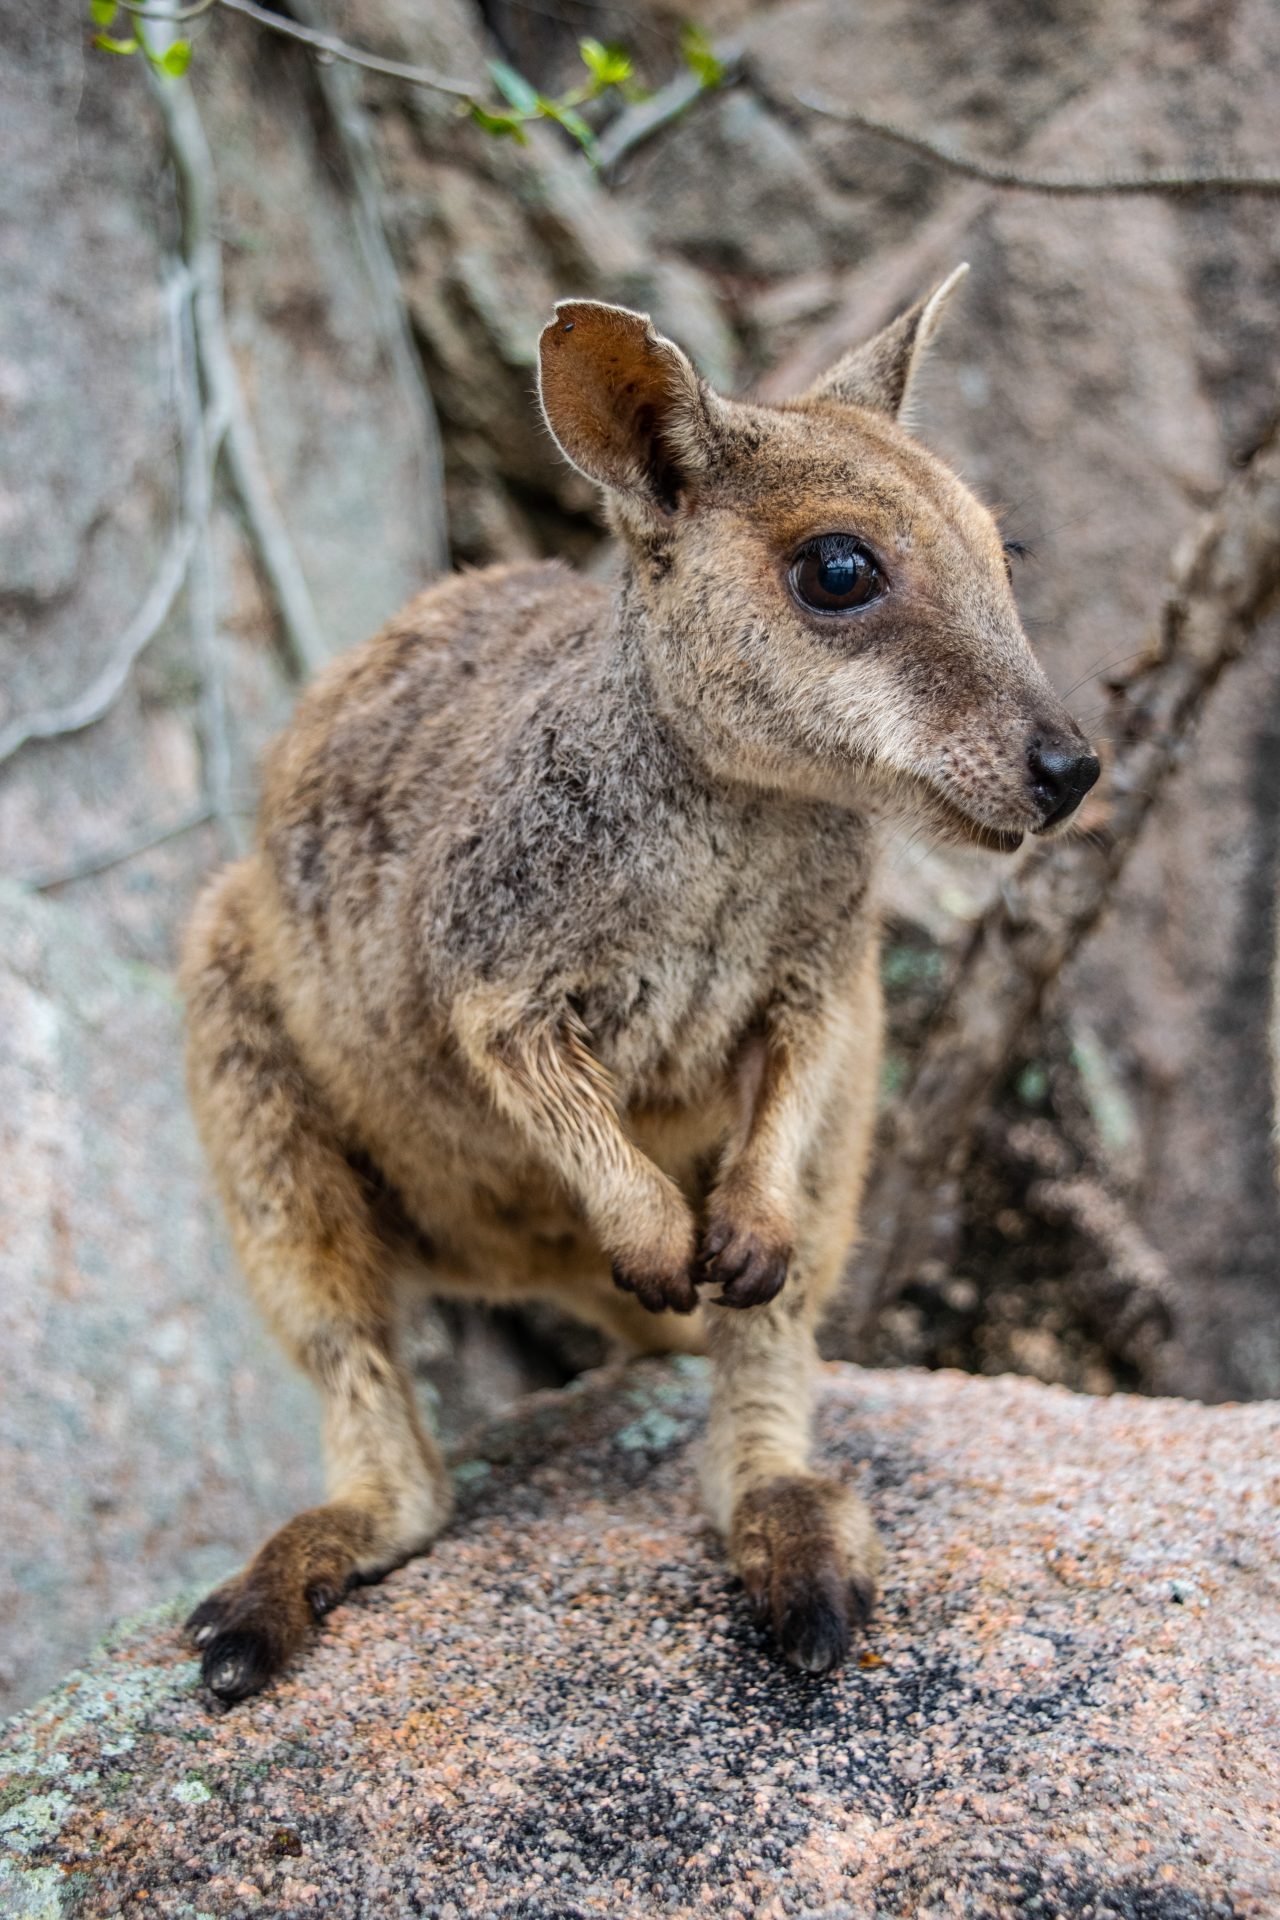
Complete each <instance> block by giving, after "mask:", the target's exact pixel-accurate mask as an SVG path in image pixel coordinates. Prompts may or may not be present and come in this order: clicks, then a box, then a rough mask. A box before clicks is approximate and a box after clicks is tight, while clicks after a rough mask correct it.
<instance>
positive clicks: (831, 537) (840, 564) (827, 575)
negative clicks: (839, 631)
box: [787, 533, 888, 613]
mask: <svg viewBox="0 0 1280 1920" xmlns="http://www.w3.org/2000/svg"><path fill="white" fill-rule="evenodd" d="M787 578H788V580H789V581H790V584H791V591H792V593H794V595H795V597H796V599H797V600H798V601H799V602H800V604H801V605H802V606H805V607H808V608H810V609H811V610H812V611H813V612H815V613H852V612H855V611H856V610H857V609H858V608H859V607H867V606H870V605H871V603H872V601H873V600H879V599H880V597H881V595H882V594H884V593H886V592H887V591H888V582H887V580H886V579H885V577H884V575H883V573H881V571H880V567H879V565H878V563H877V561H876V558H875V556H874V554H872V553H871V552H869V551H868V549H867V548H866V547H865V546H864V545H863V544H862V542H861V540H856V539H855V538H854V536H853V535H852V534H851V533H824V534H823V535H822V536H821V537H820V538H819V539H817V540H809V541H807V542H806V543H805V545H804V546H803V547H801V549H800V551H799V553H797V555H796V557H795V559H794V560H793V561H792V562H791V568H790V571H789V573H788V576H787Z"/></svg>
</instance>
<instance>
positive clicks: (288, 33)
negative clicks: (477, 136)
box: [153, 0, 484, 101]
mask: <svg viewBox="0 0 1280 1920" xmlns="http://www.w3.org/2000/svg"><path fill="white" fill-rule="evenodd" d="M219 4H220V5H221V6H224V7H226V8H227V10H228V11H229V12H231V13H242V14H244V15H245V17H246V19H249V20H256V21H257V23H258V25H259V26H260V27H266V29H267V30H268V32H269V33H279V34H283V35H284V37H285V39H286V40H300V41H301V42H302V44H303V46H304V47H311V48H313V49H314V50H315V52H317V53H323V54H327V55H328V57H329V58H330V59H331V60H342V61H344V62H345V63H346V64H347V65H348V66H352V67H363V68H364V69H365V71H366V72H367V73H381V74H385V75H386V77H387V79H388V80H404V81H405V82H407V84H408V85H409V86H411V87H425V88H427V89H428V91H429V92H431V93H447V94H451V95H452V96H453V98H454V99H455V100H466V101H471V100H474V99H476V98H477V97H478V96H479V94H481V93H483V91H484V89H483V87H477V86H476V85H475V83H474V82H471V83H468V82H467V81H465V80H450V79H449V78H448V77H447V76H446V75H445V74H442V73H434V72H433V71H432V70H431V68H429V67H417V66H410V65H409V64H408V63H407V62H406V61H404V60H387V59H384V58H383V56H382V55H381V54H379V53H365V52H364V51H363V50H362V49H361V48H359V47H351V46H348V45H347V43H346V41H345V40H339V39H338V38H337V36H336V35H334V34H332V33H321V32H320V31H319V29H318V28H316V27H304V26H302V25H301V24H300V23H299V22H298V21H296V20H290V19H289V18H288V17H287V16H286V15H285V14H282V13H268V11H267V9H266V8H265V7H259V6H256V5H255V4H254V0H219ZM153 17H160V16H159V14H158V13H157V15H156V16H153Z"/></svg>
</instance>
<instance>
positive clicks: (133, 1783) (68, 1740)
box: [0, 1360, 1280, 1920]
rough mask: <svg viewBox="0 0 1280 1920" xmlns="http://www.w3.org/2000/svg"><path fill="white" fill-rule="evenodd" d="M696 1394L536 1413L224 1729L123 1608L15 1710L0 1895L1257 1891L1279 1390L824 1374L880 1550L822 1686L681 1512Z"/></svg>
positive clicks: (55, 1900) (1275, 1787)
mask: <svg viewBox="0 0 1280 1920" xmlns="http://www.w3.org/2000/svg"><path fill="white" fill-rule="evenodd" d="M705 1398H706V1378H705V1370H704V1367H703V1363H701V1362H699V1361H696V1360H680V1361H672V1362H652V1361H649V1362H643V1363H641V1364H638V1365H636V1366H633V1367H631V1368H626V1369H620V1368H615V1369H609V1370H603V1371H600V1372H597V1373H594V1374H591V1375H587V1376H584V1377H583V1378H582V1380H581V1381H579V1382H578V1383H576V1384H575V1385H574V1386H573V1387H571V1388H568V1389H565V1390H562V1391H560V1392H557V1393H550V1394H542V1395H537V1396H533V1397H531V1398H530V1399H529V1400H528V1401H526V1402H525V1403H524V1404H523V1406H522V1408H521V1409H520V1410H519V1411H518V1412H517V1413H516V1414H515V1415H514V1416H512V1417H509V1418H508V1419H507V1420H505V1421H504V1422H501V1423H498V1424H495V1425H493V1426H491V1427H489V1428H488V1429H486V1430H484V1431H482V1432H481V1433H480V1434H479V1435H478V1436H477V1437H476V1438H475V1439H474V1441H473V1442H472V1443H471V1444H469V1445H468V1446H467V1447H466V1448H465V1449H464V1450H463V1454H464V1457H463V1459H462V1461H461V1464H460V1465H459V1467H458V1482H459V1492H460V1503H459V1512H458V1516H457V1519H456V1521H455V1523H454V1525H453V1526H452V1527H451V1529H450V1531H449V1532H448V1534H447V1535H446V1536H445V1537H444V1538H443V1539H442V1540H441V1541H440V1542H439V1544H438V1545H437V1547H436V1549H435V1551H434V1552H433V1553H432V1554H430V1555H429V1556H427V1557H426V1558H424V1559H421V1560H418V1561H416V1562H414V1563H412V1564H411V1565H409V1566H407V1567H405V1568H403V1569H402V1570H400V1571H399V1572H397V1573H395V1574H393V1575H391V1576H390V1577H389V1578H388V1579H387V1580H386V1581H385V1582H384V1583H383V1584H382V1585H381V1586H379V1587H375V1588H369V1589H366V1590H364V1591H362V1592H360V1593H358V1594H356V1595H354V1596H353V1597H352V1598H351V1599H350V1600H349V1601H348V1603H347V1604H346V1605H345V1606H343V1607H342V1608H341V1609H339V1611H338V1612H337V1613H336V1614H335V1615H334V1616H333V1618H332V1619H331V1620H330V1621H329V1622H328V1623H327V1625H326V1627H325V1630H324V1632H323V1633H322V1634H319V1635H317V1638H316V1641H315V1644H314V1646H313V1647H312V1648H311V1650H310V1651H309V1652H308V1654H307V1656H306V1657H305V1659H304V1660H303V1661H302V1662H301V1663H300V1664H299V1666H298V1667H297V1669H296V1670H295V1671H294V1672H292V1673H291V1674H290V1675H288V1676H287V1677H286V1678H285V1679H284V1680H283V1681H282V1682H280V1683H279V1684H278V1685H277V1686H275V1687H274V1688H273V1689H272V1691H271V1692H269V1693H268V1694H266V1695H264V1696H262V1697H260V1698H258V1699H256V1700H254V1701H251V1702H249V1703H247V1704H246V1705H244V1706H243V1707H240V1708H237V1709H235V1710H233V1711H231V1712H230V1713H226V1712H223V1711H222V1710H220V1709H218V1708H217V1707H216V1706H215V1705H214V1704H213V1703H212V1702H211V1701H210V1699H209V1698H208V1697H207V1696H205V1695H204V1694H202V1693H201V1692H200V1691H199V1688H198V1685H197V1678H196V1669H195V1665H194V1662H193V1661H192V1660H191V1658H190V1656H189V1654H188V1653H187V1652H186V1650H185V1649H184V1648H183V1645H182V1642H181V1638H180V1632H179V1622H180V1618H181V1615H182V1610H183V1607H184V1606H185V1604H186V1600H185V1598H184V1599H183V1600H182V1601H180V1602H175V1604H174V1605H173V1606H172V1607H170V1608H168V1609H165V1610H162V1611H161V1612H159V1613H153V1614H151V1615H149V1616H148V1617H147V1618H145V1619H143V1620H140V1621H136V1622H134V1623H132V1624H128V1625H126V1626H124V1627H122V1628H121V1629H119V1630H118V1632H117V1633H116V1634H115V1636H114V1637H113V1638H112V1639H111V1640H110V1641H109V1642H108V1643H107V1644H106V1645H105V1646H104V1648H103V1649H102V1650H101V1651H100V1652H99V1654H98V1655H97V1656H96V1657H95V1658H94V1660H93V1661H92V1663H91V1664H90V1665H89V1666H88V1667H87V1668H86V1669H85V1670H84V1671H82V1672H80V1673H76V1674H73V1675H72V1676H71V1677H70V1678H69V1679H68V1680H67V1681H66V1682H65V1683H64V1684H63V1685H62V1686H61V1687H60V1688H59V1689H58V1690H57V1691H56V1692H55V1693H53V1694H52V1695H51V1696H50V1697H49V1698H48V1699H46V1700H45V1701H44V1702H43V1703H42V1704H41V1705H40V1706H39V1707H37V1708H36V1709H34V1710H33V1711H32V1712H30V1713H29V1714H27V1715H26V1716H25V1717H23V1718H22V1719H20V1720H18V1721H16V1722H15V1723H14V1724H13V1726H12V1728H11V1729H10V1731H9V1734H8V1737H7V1741H6V1743H5V1745H4V1748H3V1752H2V1753H0V1808H2V1809H3V1811H2V1812H0V1841H3V1842H4V1843H5V1846H6V1848H7V1859H6V1861H5V1864H4V1865H3V1866H0V1911H4V1912H6V1913H15V1914H18V1913H20V1914H25V1915H36V1914H39V1915H47V1916H50V1920H53V1916H58V1915H67V1916H73V1915H74V1916H81V1917H82V1920H88V1917H89V1916H107V1915H113V1916H114V1915H117V1914H122V1913H128V1914H133V1913H143V1912H145V1913H148V1914H152V1915H156V1916H159V1915H171V1916H175V1920H176V1917H177V1916H183V1917H184V1920H203V1917H205V1916H214V1915H217V1916H222V1915H227V1916H230V1915H236V1916H240V1915H245V1914H252V1913H257V1912H262V1913H270V1914H272V1915H274V1916H294V1915H299V1916H301V1915H310V1914H323V1915H324V1916H325V1920H346V1916H351V1920H355V1917H356V1916H361V1917H363V1916H368V1915H374V1914H378V1915H396V1916H399V1915H408V1914H415V1915H422V1916H430V1917H431V1920H463V1917H464V1916H476V1917H477V1920H480V1917H483V1920H506V1917H507V1916H510V1920H516V1916H519V1917H520V1920H587V1916H590V1915H608V1916H610V1917H611V1920H633V1917H634V1920H659V1917H660V1916H662V1917H665V1916H670V1917H671V1920H675V1917H676V1916H680V1917H681V1920H683V1917H684V1916H690V1917H691V1916H694V1915H698V1916H705V1915H713V1916H714V1915H725V1916H728V1915H754V1916H763V1917H765V1920H782V1916H807V1920H819V1917H820V1920H864V1916H871V1915H875V1916H901V1917H902V1920H927V1917H931V1916H943V1915H948V1914H965V1915H972V1916H979V1917H990V1920H998V1917H999V1916H1003V1915H1013V1914H1018V1915H1022V1914H1036V1915H1041V1916H1046V1917H1047V1920H1052V1917H1053V1916H1067V1915H1080V1916H1085V1915H1090V1916H1098V1917H1100V1916H1116V1917H1119V1916H1132V1917H1134V1920H1136V1917H1137V1916H1142V1920H1201V1917H1203V1920H1210V1916H1223V1920H1226V1917H1227V1916H1237V1917H1243V1916H1247V1915H1253V1916H1263V1915H1267V1914H1274V1913H1275V1912H1277V1910H1280V1739H1277V1733H1278V1731H1280V1724H1278V1723H1280V1662H1278V1660H1277V1648H1278V1647H1280V1602H1278V1599H1277V1591H1276V1586H1275V1578H1274V1564H1275V1544H1276V1541H1275V1511H1276V1495H1277V1492H1280V1487H1278V1486H1277V1468H1276V1461H1277V1459H1278V1458H1280V1445H1278V1442H1280V1408H1278V1407H1277V1406H1275V1405H1274V1404H1266V1405H1262V1404H1260V1405H1254V1406H1250V1407H1216V1408H1206V1407H1203V1406H1199V1405H1194V1404H1187V1403H1181V1402H1173V1401H1157V1400H1138V1399H1131V1398H1127V1397H1123V1396H1116V1397H1113V1398H1111V1399H1107V1400H1101V1399H1087V1398H1082V1397H1077V1396H1074V1395H1072V1394H1069V1393H1067V1392H1065V1391H1063V1390H1061V1389H1054V1388H1046V1387H1043V1386H1040V1385H1038V1384H1036V1383H1033V1382H1030V1381H1026V1380H1016V1379H1012V1378H1005V1379H999V1380H975V1379H972V1378H969V1377H966V1376H963V1375H959V1374H923V1373H909V1372H902V1373H888V1372H885V1373H869V1374H868V1373H860V1372H858V1371H856V1370H855V1369H852V1368H849V1367H843V1366H841V1367H832V1368H830V1369H828V1370H827V1373H826V1377H825V1382H824V1391H823V1395H822V1403H821V1414H820V1420H819V1444H820V1449H821V1452H822V1454H823V1456H824V1457H825V1459H826V1460H827V1461H828V1462H829V1463H830V1465H831V1467H832V1469H833V1470H835V1471H838V1472H840V1473H842V1474H845V1475H847V1476H849V1477H850V1478H851V1479H852V1480H853V1481H854V1482H856V1483H858V1484H859V1485H861V1486H862V1487H863V1489H864V1490H865V1491H866V1493H867V1494H868V1496H869V1497H870V1499H871V1501H872V1504H873V1506H874V1509H875V1512H876V1515H877V1519H878V1521H879V1524H880V1527H881V1529H882V1532H883V1535H884V1538H885V1542H886V1545H887V1547H888V1552H889V1559H888V1565H887V1573H886V1579H885V1588H884V1594H883V1598H882V1601H881V1604H880V1608H879V1611H878V1614H877V1616H876V1618H875V1620H874V1622H873V1624H872V1627H871V1629H870V1632H869V1634H868V1636H867V1638H866V1639H865V1641H864V1642H863V1643H862V1644H861V1646H859V1647H858V1648H857V1649H856V1650H855V1654H854V1657H853V1659H852V1660H851V1662H850V1664H849V1665H848V1667H847V1668H846V1669H845V1670H844V1671H842V1672H841V1673H839V1674H837V1675H835V1676H834V1677H831V1678H828V1679H826V1680H815V1679H812V1678H809V1677H806V1676H803V1675H800V1674H798V1673H795V1672H793V1671H791V1670H790V1669H787V1668H785V1667H782V1666H780V1665H778V1664H777V1663H776V1661H775V1659H774V1656H773V1654H772V1652H771V1650H770V1648H769V1646H768V1644H767V1642H766V1639H765V1638H764V1636H763V1634H762V1633H761V1632H760V1631H759V1630H758V1629H757V1628H756V1627H755V1626H754V1625H753V1624H752V1621H751V1618H750V1616H749V1613H748V1610H747V1606H746V1603H745V1600H744V1598H743V1596H742V1594H741V1592H740V1591H739V1590H738V1588H737V1586H736V1584H735V1582H734V1580H733V1579H732V1577H731V1575H730V1574H729V1572H728V1569H727V1567H726V1565H725V1561H724V1558H723V1556H722V1553H721V1550H720V1547H719V1545H718V1544H717V1542H716V1541H715V1540H714V1539H713V1538H712V1537H711V1535H710V1534H709V1533H708V1532H707V1530H706V1528H705V1526H704V1523H703V1521H702V1519H701V1517H700V1511H699V1506H698V1501H697V1495H696V1491H695V1472H694V1457H693V1456H694V1454H695V1442H696V1439H697V1435H698V1431H699V1428H700V1425H701V1422H702V1418H703V1414H704V1410H705ZM6 1902H7V1904H6Z"/></svg>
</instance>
